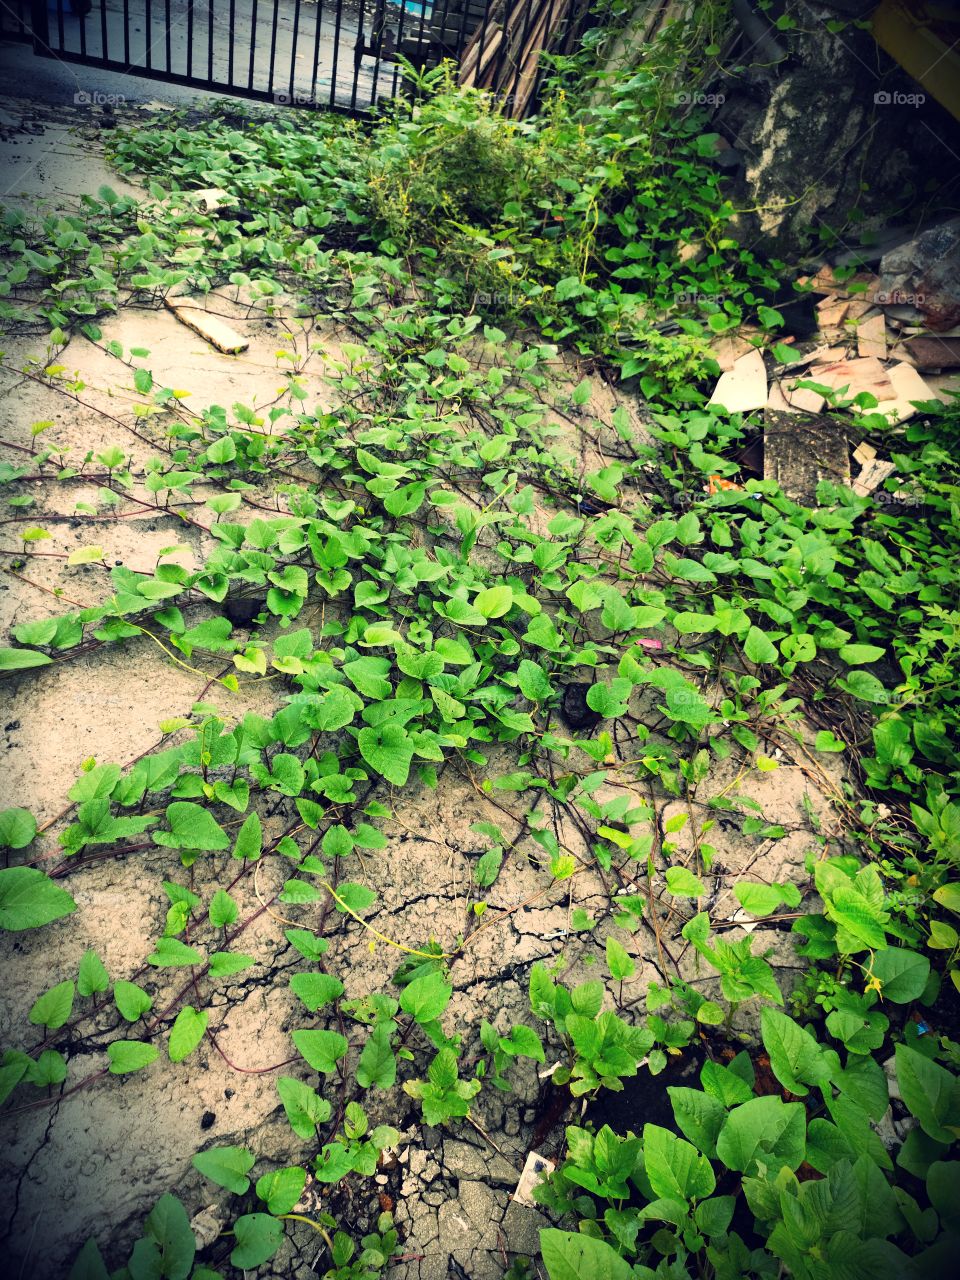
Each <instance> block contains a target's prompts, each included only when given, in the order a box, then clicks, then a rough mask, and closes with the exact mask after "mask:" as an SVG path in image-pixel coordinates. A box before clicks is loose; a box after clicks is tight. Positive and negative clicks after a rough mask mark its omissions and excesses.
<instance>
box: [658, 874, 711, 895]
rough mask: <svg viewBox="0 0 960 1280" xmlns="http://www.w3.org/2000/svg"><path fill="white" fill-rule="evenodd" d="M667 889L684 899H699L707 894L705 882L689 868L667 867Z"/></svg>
mask: <svg viewBox="0 0 960 1280" xmlns="http://www.w3.org/2000/svg"><path fill="white" fill-rule="evenodd" d="M667 889H668V890H669V891H670V893H672V894H674V895H676V896H679V897H683V898H699V897H700V895H701V894H704V893H706V889H705V888H704V885H703V882H702V881H701V880H698V879H697V877H696V876H695V875H694V874H693V872H692V871H691V870H690V869H689V868H688V867H667Z"/></svg>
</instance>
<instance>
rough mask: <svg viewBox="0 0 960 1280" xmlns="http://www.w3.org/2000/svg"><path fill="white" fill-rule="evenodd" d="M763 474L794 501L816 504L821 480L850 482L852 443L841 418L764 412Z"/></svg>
mask: <svg viewBox="0 0 960 1280" xmlns="http://www.w3.org/2000/svg"><path fill="white" fill-rule="evenodd" d="M763 417H764V432H763V478H764V479H765V480H774V481H776V483H777V484H778V485H779V486H780V488H781V489H782V490H783V492H784V493H785V494H786V495H787V497H788V498H791V499H792V500H793V501H794V502H798V503H800V504H801V505H802V506H805V507H813V506H816V502H817V485H818V484H819V483H820V481H821V480H830V481H832V482H833V483H834V484H843V485H849V484H850V446H849V442H848V440H847V431H846V428H845V427H844V425H843V424H842V423H841V422H838V421H837V420H836V419H835V418H831V417H828V416H826V415H806V414H803V415H799V414H793V415H791V414H784V413H776V412H774V411H772V410H770V409H768V410H767V411H766V413H765V414H764V415H763Z"/></svg>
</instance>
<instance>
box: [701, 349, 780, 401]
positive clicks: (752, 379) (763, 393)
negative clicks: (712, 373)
mask: <svg viewBox="0 0 960 1280" xmlns="http://www.w3.org/2000/svg"><path fill="white" fill-rule="evenodd" d="M710 403H711V404H715V405H719V406H721V407H722V408H724V409H726V410H727V412H728V413H750V411H751V410H753V409H762V408H763V407H764V405H765V404H766V403H767V370H766V366H765V365H764V363H763V356H762V355H761V354H760V352H759V351H757V350H756V349H754V350H753V351H750V352H748V354H747V355H744V356H741V357H740V358H739V360H737V361H735V363H734V366H733V368H732V369H731V370H730V371H729V372H728V373H725V374H723V376H722V377H721V378H720V381H719V382H718V383H717V385H716V387H715V388H714V392H713V395H712V396H711V397H710Z"/></svg>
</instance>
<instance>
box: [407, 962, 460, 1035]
mask: <svg viewBox="0 0 960 1280" xmlns="http://www.w3.org/2000/svg"><path fill="white" fill-rule="evenodd" d="M452 994H453V987H452V986H450V985H448V984H447V983H446V982H444V980H443V977H442V976H441V975H440V974H439V973H437V972H433V973H427V974H424V975H423V977H421V978H414V980H413V981H412V982H410V983H408V984H407V985H406V986H405V987H404V989H403V991H402V993H401V995H400V1008H401V1009H402V1010H403V1011H404V1013H409V1014H410V1016H411V1017H412V1018H413V1020H414V1021H415V1022H419V1023H421V1024H423V1023H427V1022H435V1021H436V1020H437V1018H439V1017H440V1015H441V1014H442V1013H443V1011H444V1009H446V1007H447V1005H448V1004H449V1003H450V997H451V995H452Z"/></svg>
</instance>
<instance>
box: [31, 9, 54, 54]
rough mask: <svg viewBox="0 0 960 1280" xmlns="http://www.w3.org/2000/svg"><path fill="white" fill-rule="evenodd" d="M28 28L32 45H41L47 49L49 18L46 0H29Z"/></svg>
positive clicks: (48, 43)
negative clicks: (31, 37) (31, 33)
mask: <svg viewBox="0 0 960 1280" xmlns="http://www.w3.org/2000/svg"><path fill="white" fill-rule="evenodd" d="M30 28H31V30H32V32H33V43H34V46H36V45H42V46H43V47H44V49H49V48H50V19H49V17H48V15H47V0H30Z"/></svg>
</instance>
